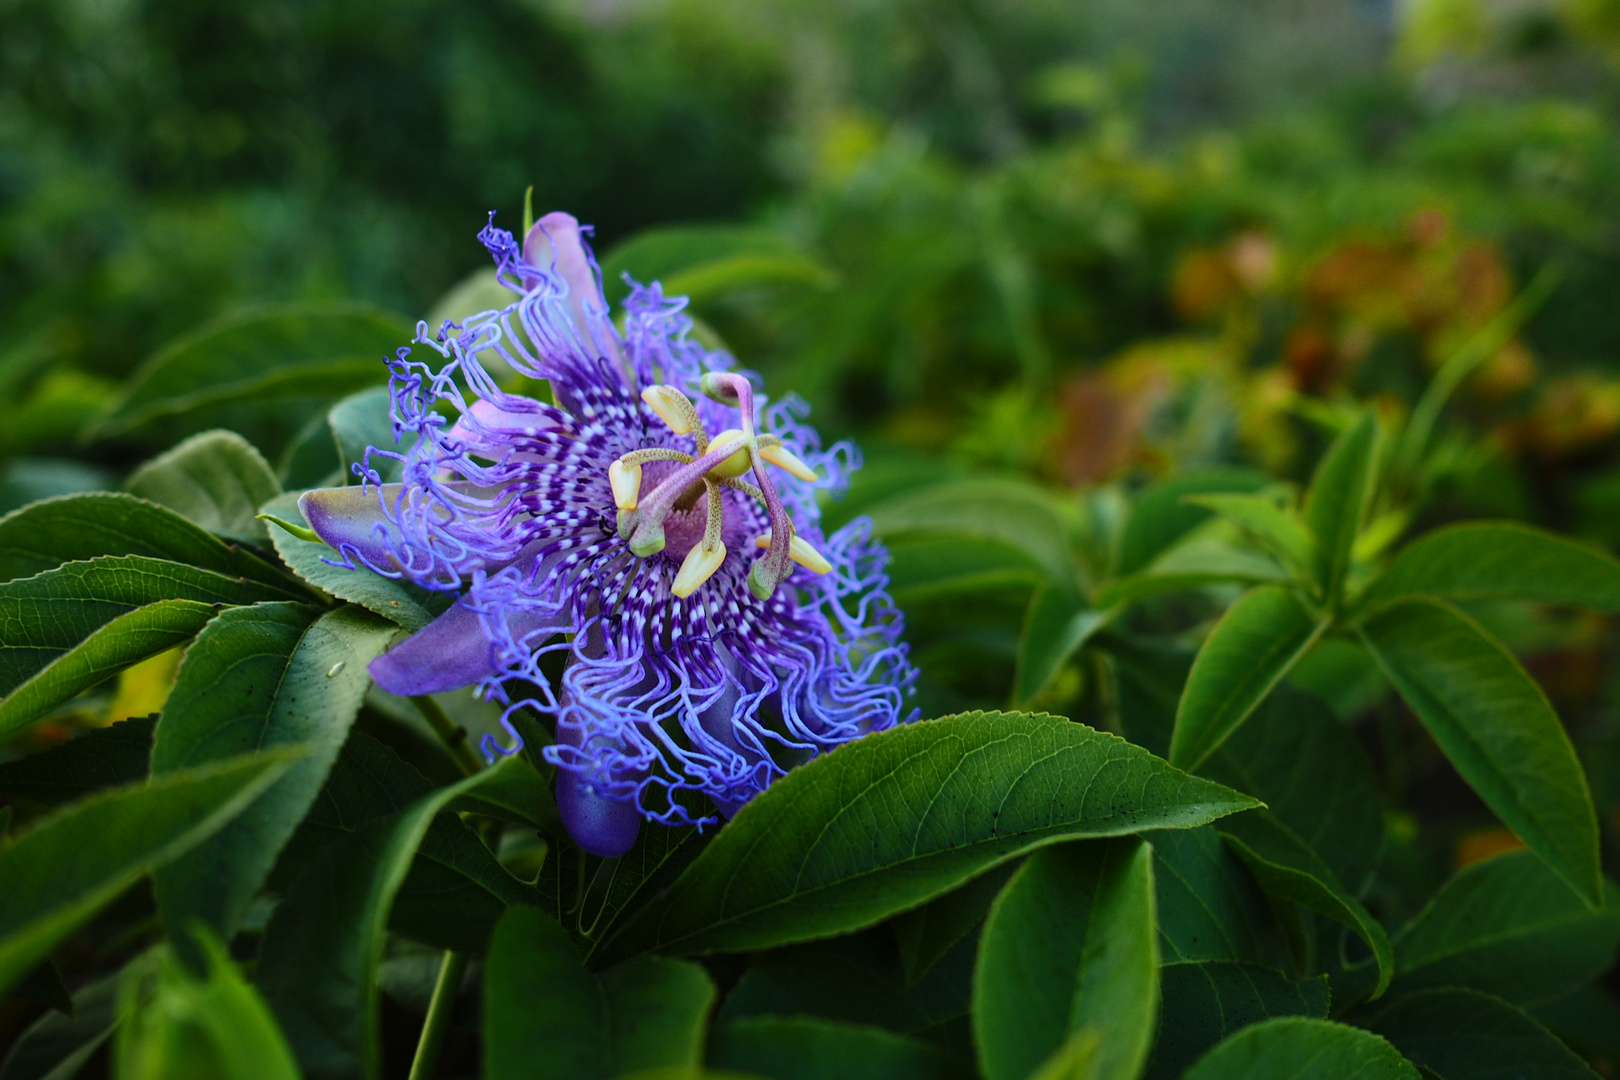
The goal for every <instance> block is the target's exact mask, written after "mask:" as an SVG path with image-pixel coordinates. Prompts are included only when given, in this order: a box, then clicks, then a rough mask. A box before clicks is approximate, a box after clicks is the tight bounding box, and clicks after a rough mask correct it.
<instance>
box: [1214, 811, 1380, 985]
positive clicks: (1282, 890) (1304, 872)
mask: <svg viewBox="0 0 1620 1080" xmlns="http://www.w3.org/2000/svg"><path fill="white" fill-rule="evenodd" d="M1221 836H1222V838H1223V839H1224V840H1226V842H1227V843H1228V844H1230V845H1231V847H1232V850H1233V851H1235V852H1236V853H1237V856H1238V858H1240V859H1242V860H1243V863H1244V865H1245V866H1247V867H1248V868H1249V871H1250V872H1251V873H1252V874H1254V878H1255V880H1256V881H1258V882H1259V883H1260V887H1261V888H1262V889H1264V890H1265V891H1266V892H1267V893H1268V894H1270V895H1272V896H1275V897H1278V898H1280V899H1283V900H1291V901H1293V902H1294V903H1296V904H1302V905H1304V906H1305V907H1307V908H1309V909H1311V910H1312V911H1316V912H1320V913H1321V914H1323V915H1326V916H1327V917H1328V918H1330V919H1332V920H1333V921H1334V922H1337V923H1341V924H1342V925H1344V926H1347V927H1349V928H1350V929H1351V930H1353V931H1355V933H1356V935H1357V936H1358V937H1360V938H1361V940H1363V941H1365V942H1366V943H1367V947H1368V948H1370V949H1372V953H1373V960H1374V962H1375V963H1376V964H1377V965H1378V981H1377V985H1376V986H1375V987H1374V989H1373V994H1372V996H1373V997H1378V996H1379V995H1380V994H1382V993H1383V992H1384V990H1385V989H1386V988H1388V986H1389V981H1390V979H1391V978H1393V977H1394V975H1395V954H1394V951H1393V950H1392V949H1391V947H1390V944H1389V935H1388V934H1387V933H1385V932H1384V928H1383V927H1382V926H1380V925H1379V923H1378V920H1377V919H1374V918H1373V917H1372V915H1371V914H1369V913H1368V911H1367V909H1366V908H1364V907H1362V906H1361V903H1360V902H1359V901H1358V900H1357V899H1356V898H1355V896H1354V895H1352V894H1351V892H1350V890H1348V889H1346V888H1345V887H1344V885H1343V884H1342V883H1341V882H1340V881H1339V879H1338V878H1337V877H1336V876H1334V873H1333V871H1332V870H1330V869H1329V868H1328V865H1327V864H1326V863H1325V862H1323V861H1322V858H1321V856H1319V855H1317V854H1316V852H1314V851H1312V850H1311V848H1310V845H1308V844H1306V843H1305V842H1304V841H1303V840H1301V839H1300V838H1299V837H1298V836H1297V835H1295V834H1294V832H1293V831H1292V830H1291V829H1289V828H1288V826H1286V825H1284V824H1282V823H1281V822H1280V821H1278V820H1277V819H1276V817H1275V816H1273V815H1272V814H1270V813H1268V812H1266V811H1264V810H1255V811H1252V812H1250V813H1247V814H1240V815H1237V816H1234V817H1233V818H1231V819H1230V820H1228V821H1224V822H1222V823H1221Z"/></svg>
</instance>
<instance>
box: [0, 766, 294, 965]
mask: <svg viewBox="0 0 1620 1080" xmlns="http://www.w3.org/2000/svg"><path fill="white" fill-rule="evenodd" d="M295 756H296V755H293V754H288V753H282V754H254V755H251V756H248V757H245V758H235V759H232V760H230V761H226V762H220V763H219V764H216V765H211V766H208V767H206V768H202V769H194V770H189V771H187V772H184V773H177V774H175V775H173V776H168V777H164V778H163V779H161V780H157V781H154V782H152V783H147V784H136V785H131V786H128V787H122V788H115V789H113V790H111V791H107V792H103V793H101V794H98V795H93V796H91V797H90V798H89V799H86V800H84V801H83V802H79V803H75V804H73V805H72V806H69V807H66V808H65V809H62V810H58V811H56V812H55V813H53V814H51V815H49V816H47V817H45V818H42V819H40V820H38V821H36V822H33V823H32V824H31V826H30V828H29V829H28V830H27V831H26V832H24V833H23V834H22V835H20V836H17V837H15V838H14V839H13V840H12V841H11V842H10V843H8V844H6V845H5V846H4V847H0V988H4V987H7V986H10V985H11V984H12V983H14V982H15V981H16V980H17V979H19V978H21V977H22V976H23V975H25V974H26V973H27V972H28V971H29V969H31V968H32V967H33V966H34V965H35V964H37V963H39V962H40V961H41V960H43V959H44V958H45V956H46V954H47V953H49V952H50V950H51V949H52V948H53V947H54V946H55V945H56V943H57V942H59V941H61V940H62V938H64V937H66V936H67V935H68V934H70V933H72V932H73V931H74V930H76V929H77V928H78V927H79V926H81V925H83V924H84V922H85V921H86V920H88V919H89V918H90V917H91V916H92V915H94V914H95V913H96V911H97V910H99V909H100V908H101V907H102V906H103V905H105V904H107V903H109V902H110V901H111V900H113V899H114V898H115V897H117V896H118V894H119V893H121V892H123V891H124V890H125V889H127V888H128V887H129V886H131V885H133V884H134V883H135V882H136V881H138V880H140V878H141V877H142V876H144V875H145V874H146V873H148V872H149V871H150V870H151V869H152V868H153V867H156V866H161V865H162V864H163V863H165V862H167V861H169V860H170V859H173V858H175V857H177V856H179V855H181V854H183V853H184V852H185V851H187V850H189V849H190V848H191V847H192V846H194V845H195V844H197V843H199V842H201V841H202V840H205V839H207V838H208V837H209V836H211V835H212V834H213V833H214V832H215V831H217V830H218V829H219V828H220V827H221V826H222V825H224V824H225V823H226V822H227V821H229V820H230V819H231V818H232V817H234V816H236V815H237V814H238V813H240V812H241V811H242V809H243V808H244V807H246V806H247V805H248V804H249V803H251V802H252V801H253V800H254V799H255V798H257V797H258V795H259V794H260V793H261V792H262V791H264V789H265V788H266V787H268V786H269V785H270V784H272V783H274V782H275V781H276V779H277V778H278V777H280V776H281V774H282V773H283V772H285V771H286V769H287V768H288V767H289V766H290V765H291V764H292V762H293V761H294V760H295Z"/></svg>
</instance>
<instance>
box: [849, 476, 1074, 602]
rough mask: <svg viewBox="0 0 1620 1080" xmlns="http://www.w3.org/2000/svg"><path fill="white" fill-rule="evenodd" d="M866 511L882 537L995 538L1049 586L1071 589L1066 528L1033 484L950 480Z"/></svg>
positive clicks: (904, 493)
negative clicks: (1032, 566)
mask: <svg viewBox="0 0 1620 1080" xmlns="http://www.w3.org/2000/svg"><path fill="white" fill-rule="evenodd" d="M868 513H869V514H870V515H871V517H872V528H873V530H874V531H875V532H876V533H877V534H878V535H879V536H882V537H883V539H884V541H885V542H887V541H888V540H889V539H890V538H891V537H907V536H930V535H933V536H938V535H941V534H948V535H953V536H961V537H968V538H971V539H974V540H980V541H995V542H997V543H1001V544H1005V545H1006V546H1008V547H1010V548H1013V549H1014V550H1016V551H1019V552H1021V553H1023V555H1024V556H1025V557H1027V558H1028V559H1029V560H1030V561H1031V562H1032V563H1034V564H1035V565H1036V566H1037V567H1039V568H1040V570H1041V573H1043V574H1044V575H1045V576H1046V579H1047V580H1048V581H1050V582H1051V583H1053V584H1054V585H1057V586H1058V587H1060V588H1064V589H1068V590H1070V591H1071V592H1072V591H1075V589H1076V588H1077V579H1076V574H1077V569H1076V566H1075V562H1074V558H1073V556H1072V555H1071V553H1070V546H1069V535H1068V529H1067V528H1066V527H1065V526H1064V524H1063V520H1062V519H1061V518H1060V517H1059V516H1058V514H1057V511H1056V509H1055V508H1054V506H1053V503H1052V498H1051V496H1049V495H1048V494H1047V493H1046V492H1044V491H1042V490H1041V489H1040V488H1037V487H1035V486H1034V485H1033V484H1027V483H1024V482H1022V481H1014V480H952V481H947V482H945V483H942V484H934V485H932V486H929V487H924V488H916V489H912V490H910V491H906V492H903V493H902V494H899V495H895V496H892V497H891V498H888V499H885V500H884V501H883V502H881V503H879V504H877V505H876V506H873V507H872V508H871V509H870V510H869V511H868Z"/></svg>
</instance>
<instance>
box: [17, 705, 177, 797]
mask: <svg viewBox="0 0 1620 1080" xmlns="http://www.w3.org/2000/svg"><path fill="white" fill-rule="evenodd" d="M156 725H157V718H156V717H155V716H140V717H135V718H133V719H130V720H124V721H122V722H120V723H117V724H110V725H108V726H107V727H104V728H93V729H92V730H90V731H87V732H85V733H84V734H83V735H80V736H78V737H76V738H74V739H70V740H69V741H67V742H65V743H63V744H62V745H61V746H57V747H53V748H52V749H50V750H45V751H42V752H40V753H38V754H30V755H29V756H28V757H25V758H19V759H18V760H16V761H7V762H0V792H4V793H5V794H7V795H10V796H13V797H16V798H24V799H32V800H33V801H35V802H40V803H44V804H45V805H47V806H56V805H58V804H60V803H65V802H72V801H73V800H74V799H79V798H83V797H84V796H86V795H88V794H90V793H91V792H93V791H98V790H100V789H101V788H107V787H116V786H118V785H119V784H133V783H134V782H135V781H137V780H140V779H142V778H143V777H145V776H146V773H147V769H148V763H149V762H150V760H151V757H152V729H153V728H154V727H155V726H156Z"/></svg>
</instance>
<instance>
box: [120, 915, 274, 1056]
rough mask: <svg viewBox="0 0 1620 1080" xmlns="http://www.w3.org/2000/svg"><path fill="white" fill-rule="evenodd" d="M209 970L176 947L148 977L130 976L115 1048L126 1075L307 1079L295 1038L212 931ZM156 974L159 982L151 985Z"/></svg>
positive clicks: (202, 938)
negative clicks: (190, 964)
mask: <svg viewBox="0 0 1620 1080" xmlns="http://www.w3.org/2000/svg"><path fill="white" fill-rule="evenodd" d="M198 940H199V944H200V948H201V955H202V956H203V957H204V958H205V960H206V965H207V966H206V977H204V978H197V977H195V976H193V975H192V974H191V972H190V971H188V970H187V969H186V966H185V965H184V964H183V963H181V962H180V959H179V957H178V956H177V955H175V953H174V952H173V951H172V950H166V951H165V952H164V953H163V954H161V959H160V961H159V964H158V969H157V971H156V973H155V974H154V976H153V977H152V978H151V979H150V980H148V979H146V978H143V977H142V976H141V975H140V974H134V975H132V976H128V977H126V984H125V986H124V987H123V992H122V994H121V997H122V998H123V1001H122V1008H121V1010H120V1011H121V1012H122V1013H123V1015H122V1016H121V1017H120V1020H119V1024H118V1037H117V1039H116V1041H115V1044H114V1048H113V1061H114V1064H113V1073H114V1075H115V1076H117V1077H118V1078H119V1080H170V1078H173V1077H182V1076H183V1077H185V1078H186V1080H301V1078H300V1076H299V1074H298V1066H297V1065H296V1064H295V1063H294V1062H293V1056H292V1051H291V1050H290V1049H288V1047H287V1040H286V1039H285V1038H283V1037H282V1034H281V1031H280V1029H278V1028H277V1027H276V1023H275V1021H274V1020H273V1019H271V1017H270V1014H269V1012H268V1011H267V1010H266V1009H265V1006H264V1001H263V999H261V998H260V997H259V995H258V992H257V991H255V990H254V989H253V987H251V986H249V985H248V983H247V981H246V980H244V979H243V978H242V975H241V973H240V972H239V971H237V969H236V964H235V962H234V961H232V960H231V958H230V955H229V954H228V953H227V952H226V951H225V946H224V945H222V944H220V943H219V941H218V940H217V939H215V938H214V937H213V936H212V935H211V934H209V933H207V931H203V932H202V933H201V934H199V936H198ZM148 981H150V983H151V985H148V986H143V985H142V984H143V983H147V982H148Z"/></svg>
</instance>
